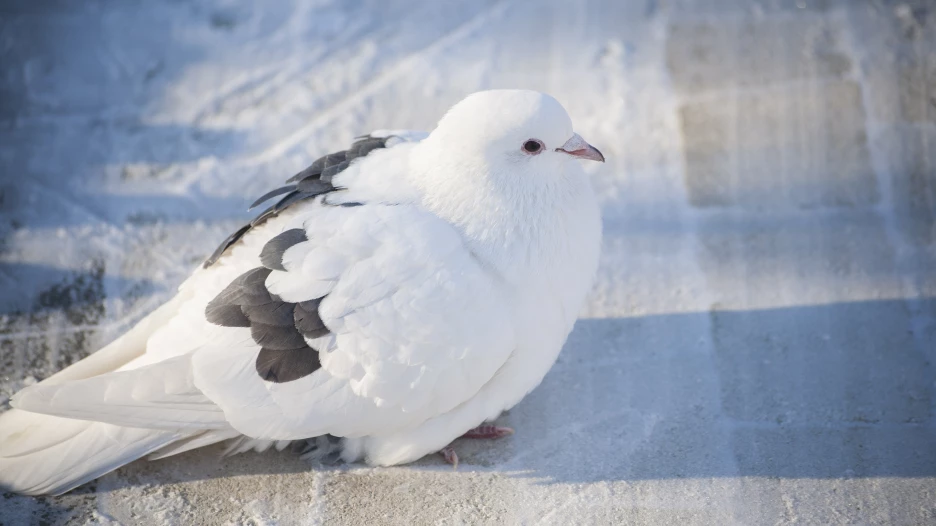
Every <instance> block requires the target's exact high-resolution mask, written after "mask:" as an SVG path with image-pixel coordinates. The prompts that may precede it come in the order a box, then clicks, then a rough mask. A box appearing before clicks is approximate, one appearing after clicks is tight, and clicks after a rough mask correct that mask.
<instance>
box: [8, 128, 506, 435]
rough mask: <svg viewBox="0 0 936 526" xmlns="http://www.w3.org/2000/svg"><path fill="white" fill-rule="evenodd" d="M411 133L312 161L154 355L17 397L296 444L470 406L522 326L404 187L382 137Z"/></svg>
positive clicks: (229, 254)
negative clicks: (352, 154)
mask: <svg viewBox="0 0 936 526" xmlns="http://www.w3.org/2000/svg"><path fill="white" fill-rule="evenodd" d="M391 133H392V132H391ZM415 138H416V139H418V137H415ZM412 139H413V137H406V138H405V139H399V138H398V136H392V135H389V134H388V135H387V137H384V138H381V139H380V140H381V145H380V146H378V147H375V148H371V147H372V146H373V145H374V142H373V141H374V137H373V136H369V137H366V138H364V139H362V141H364V142H361V141H358V143H355V144H357V145H358V146H357V148H358V151H360V150H364V149H367V148H371V149H376V148H386V149H387V151H386V152H385V153H383V154H381V156H377V155H368V157H367V159H359V161H358V162H355V163H353V164H351V163H349V164H346V165H345V166H344V167H343V168H342V170H344V172H343V173H341V177H338V178H335V175H336V174H337V173H338V172H333V173H328V162H327V161H326V162H319V161H316V163H317V164H319V165H320V166H318V167H315V166H314V165H313V167H314V168H315V169H313V167H310V168H309V169H307V170H304V171H303V172H300V174H299V175H298V176H297V177H295V178H294V180H296V181H298V183H297V186H296V188H292V189H289V190H288V191H287V192H286V197H283V198H282V199H281V200H280V201H279V202H278V203H277V205H274V206H273V207H271V209H268V210H267V211H265V212H264V213H263V214H261V217H264V216H265V218H264V219H263V220H262V221H256V220H255V221H254V222H251V223H250V224H249V225H247V226H245V227H244V228H242V229H240V230H238V233H237V235H236V236H232V238H229V239H228V240H227V241H226V242H225V243H224V244H223V245H222V246H221V247H219V250H218V251H217V252H216V254H215V255H213V256H212V258H211V259H210V260H209V261H208V262H207V263H206V265H205V266H206V268H205V269H200V270H199V271H197V272H196V273H195V274H194V275H193V276H192V278H190V279H189V280H188V281H187V282H186V283H185V284H183V286H182V287H181V290H182V294H183V295H184V296H185V297H186V298H187V299H186V300H185V301H184V302H183V303H182V304H181V305H180V306H179V307H178V312H177V314H176V315H175V316H174V317H172V318H171V319H170V320H169V321H168V322H167V323H165V325H163V326H162V327H161V328H160V329H158V330H156V331H155V332H154V334H153V335H152V336H151V337H150V338H149V340H148V342H147V352H146V353H145V354H144V355H143V356H140V357H139V358H137V359H135V360H133V361H132V362H130V363H129V364H127V365H125V366H123V368H122V370H120V371H117V372H114V373H108V374H104V375H101V376H95V377H92V378H87V379H83V380H77V381H75V382H65V383H63V384H61V385H37V386H34V387H32V388H29V389H27V390H25V391H23V392H21V393H19V394H18V395H17V396H16V398H15V399H14V404H15V405H16V406H17V407H21V408H23V409H26V410H29V411H35V412H42V413H48V414H53V415H58V416H65V417H69V418H81V419H88V420H99V421H103V422H109V423H112V424H116V425H123V426H139V427H151V428H161V429H176V430H178V429H190V430H192V431H193V432H194V431H196V430H198V429H206V428H209V429H219V430H221V431H222V432H223V433H229V432H228V431H224V430H225V429H230V428H231V427H233V429H234V430H236V431H239V432H240V433H243V434H245V435H247V436H250V437H254V438H260V439H271V440H286V439H298V438H305V437H310V436H317V435H322V434H326V433H327V434H332V435H337V436H364V435H368V434H374V433H378V432H389V431H392V430H394V429H397V428H404V427H407V426H408V425H412V424H414V423H418V422H421V421H424V420H425V419H427V418H431V417H432V416H436V415H439V414H442V413H444V412H446V411H449V410H451V409H452V408H454V407H455V406H457V405H458V404H460V403H462V402H465V401H466V400H468V399H469V398H470V397H471V396H472V395H474V394H475V393H476V392H477V391H478V390H479V389H480V388H481V387H482V386H483V385H484V384H485V383H486V382H487V381H488V380H489V379H490V378H491V377H492V376H493V375H494V374H495V372H496V371H497V370H498V368H499V367H500V366H501V365H502V364H503V363H504V362H505V361H506V360H507V358H508V357H509V355H510V353H511V352H512V350H513V349H514V335H513V332H512V331H513V329H512V324H511V323H510V322H509V312H508V310H507V307H506V303H507V302H506V301H505V298H504V294H505V290H504V288H503V287H502V286H499V284H498V281H497V277H496V276H495V275H493V274H492V273H490V272H489V271H488V270H487V269H485V268H484V267H483V265H481V264H480V263H479V262H478V260H477V259H476V258H475V257H474V256H473V255H472V254H471V252H470V251H469V250H468V249H467V248H466V246H465V245H464V243H463V242H462V238H461V236H460V235H459V234H458V233H457V232H456V231H455V229H454V228H453V227H452V226H451V225H450V224H448V223H446V222H444V221H442V220H441V219H439V218H438V217H436V216H434V215H433V214H431V213H429V212H426V211H425V210H423V209H421V208H420V207H419V206H418V205H417V204H414V201H413V200H411V199H407V198H406V190H405V189H404V188H403V187H404V186H405V185H404V184H403V181H404V180H405V178H402V177H399V172H400V171H401V170H403V169H405V167H406V163H405V161H404V160H402V159H403V158H404V156H402V155H390V153H391V151H392V150H396V148H392V149H391V148H387V146H388V145H392V141H394V140H395V141H404V142H405V140H412ZM368 141H369V142H368ZM353 148H355V147H353ZM353 148H352V149H353ZM342 155H343V156H344V159H347V157H348V156H349V154H348V153H347V152H345V153H344V154H342ZM327 157H328V156H326V158H327ZM338 157H341V156H338ZM359 157H363V155H362V156H359ZM326 158H323V159H326ZM336 160H337V158H333V159H332V161H336ZM320 161H321V160H320ZM341 162H345V161H341ZM349 167H350V168H349ZM303 174H304V175H303ZM378 175H379V176H380V179H379V180H378V179H377V176H378ZM316 181H320V182H322V183H327V185H328V188H325V190H326V191H322V192H319V191H320V190H323V188H324V187H322V188H319V187H317V186H315V185H317V184H319V183H316ZM313 183H315V184H313ZM299 184H301V185H303V186H302V188H299V186H298V185H299ZM377 187H380V188H381V191H375V188H377ZM297 192H299V193H297ZM316 192H318V193H316ZM311 194H314V195H311ZM290 196H291V197H290ZM287 199H289V201H288V202H286V203H285V204H284V200H287ZM277 206H278V207H279V208H276V207H277ZM271 210H272V212H271Z"/></svg>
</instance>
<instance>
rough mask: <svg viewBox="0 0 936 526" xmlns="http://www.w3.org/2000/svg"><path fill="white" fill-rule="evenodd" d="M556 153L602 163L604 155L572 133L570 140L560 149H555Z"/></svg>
mask: <svg viewBox="0 0 936 526" xmlns="http://www.w3.org/2000/svg"><path fill="white" fill-rule="evenodd" d="M556 151H557V152H565V153H567V154H569V155H571V156H572V157H578V158H579V159H591V160H592V161H600V162H604V160H605V159H604V155H601V152H599V151H598V148H595V147H594V146H592V145H590V144H588V143H587V142H585V139H583V138H582V136H581V135H579V134H577V133H574V134H572V138H571V139H569V140H568V141H566V143H565V144H563V145H562V146H561V147H559V148H556Z"/></svg>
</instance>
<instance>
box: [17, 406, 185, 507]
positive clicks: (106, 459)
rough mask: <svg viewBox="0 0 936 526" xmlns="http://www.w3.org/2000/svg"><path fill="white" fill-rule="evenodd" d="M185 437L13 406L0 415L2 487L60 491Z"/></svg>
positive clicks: (27, 491) (31, 491) (30, 491)
mask: <svg viewBox="0 0 936 526" xmlns="http://www.w3.org/2000/svg"><path fill="white" fill-rule="evenodd" d="M184 436H185V435H184V434H181V433H179V432H177V431H159V430H154V429H139V428H130V427H119V426H114V425H111V424H103V423H100V422H89V421H85V420H72V419H68V418H59V417H54V416H48V415H40V414H35V413H27V412H26V411H20V410H17V409H13V410H10V411H7V412H6V413H4V414H2V415H0V487H2V488H4V489H7V490H9V491H14V492H16V493H22V494H25V495H58V494H61V493H64V492H66V491H68V490H70V489H72V488H74V487H76V486H80V485H81V484H84V483H85V482H88V481H90V480H93V479H95V478H97V477H100V476H101V475H103V474H105V473H107V472H109V471H112V470H114V469H116V468H119V467H120V466H123V465H124V464H126V463H128V462H131V461H133V460H136V459H138V458H140V457H142V456H144V455H146V454H148V453H150V452H152V451H155V450H157V449H159V448H161V447H164V446H166V445H167V444H170V443H172V442H174V441H176V440H178V439H180V438H183V437H184Z"/></svg>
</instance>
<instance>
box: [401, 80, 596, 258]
mask: <svg viewBox="0 0 936 526" xmlns="http://www.w3.org/2000/svg"><path fill="white" fill-rule="evenodd" d="M582 159H585V160H594V161H602V162H603V161H604V157H603V156H602V155H601V152H599V151H598V150H597V149H596V148H595V147H593V146H591V145H590V144H588V143H587V142H585V140H584V139H582V137H580V136H579V135H578V134H576V133H575V132H574V131H573V128H572V120H571V119H570V118H569V115H568V113H567V112H566V110H565V109H564V108H563V107H562V105H561V104H559V102H558V101H557V100H556V99H554V98H552V97H550V96H549V95H546V94H544V93H539V92H535V91H526V90H491V91H482V92H478V93H475V94H472V95H470V96H469V97H467V98H465V99H464V100H462V101H461V102H459V103H458V104H456V105H455V106H453V107H452V108H451V109H450V110H449V111H448V112H447V113H446V114H445V116H443V117H442V119H441V120H440V121H439V124H438V125H437V126H436V128H435V130H433V131H432V132H431V133H430V134H429V137H427V138H426V139H425V140H424V141H422V142H421V143H420V144H419V145H418V146H417V147H416V148H415V149H414V151H413V157H412V159H411V162H412V165H411V166H412V168H413V172H414V176H413V177H414V182H415V183H416V186H417V187H418V188H420V190H421V195H422V200H423V203H424V205H425V206H427V208H429V209H430V210H432V211H433V212H434V213H436V214H437V215H439V216H440V217H442V218H444V219H446V220H448V221H449V222H451V223H452V224H454V225H456V226H457V227H458V228H459V229H460V230H461V231H462V232H463V234H464V235H465V237H466V239H469V240H470V241H471V242H472V243H474V244H475V245H476V246H475V251H476V252H477V253H481V252H483V251H485V250H491V251H495V249H496V251H497V253H496V254H494V253H492V254H491V255H490V257H487V258H485V259H489V260H491V261H494V260H500V261H501V262H502V263H503V262H506V261H508V260H512V259H516V258H517V255H518V254H520V253H522V254H523V256H524V257H523V258H522V259H530V258H534V257H536V256H537V254H542V253H543V252H542V250H540V251H539V252H537V250H538V249H539V248H542V247H551V248H555V247H557V246H560V244H559V243H557V242H556V239H559V238H565V237H569V236H570V235H571V236H574V235H575V233H576V232H577V229H578V228H579V224H578V221H579V217H584V216H588V217H589V218H590V219H589V221H590V222H587V225H588V226H587V228H589V229H594V230H595V231H597V230H598V226H597V225H598V223H597V213H595V214H592V209H593V208H594V209H595V210H597V208H596V207H594V201H593V197H592V194H591V189H590V186H589V182H588V178H587V176H586V175H585V172H584V170H583V169H582V166H581V164H582V163H580V162H579V160H582ZM583 210H587V212H583ZM573 223H575V224H573ZM581 224H582V225H585V223H581ZM581 228H586V227H585V226H582V227H581Z"/></svg>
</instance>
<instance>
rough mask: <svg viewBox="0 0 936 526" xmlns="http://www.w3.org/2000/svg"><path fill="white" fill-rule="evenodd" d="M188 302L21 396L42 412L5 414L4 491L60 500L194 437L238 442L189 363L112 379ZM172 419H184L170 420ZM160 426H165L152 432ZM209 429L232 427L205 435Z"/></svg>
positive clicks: (162, 311) (1, 429)
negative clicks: (203, 392)
mask: <svg viewBox="0 0 936 526" xmlns="http://www.w3.org/2000/svg"><path fill="white" fill-rule="evenodd" d="M183 300H184V298H182V297H181V295H180V296H176V298H174V299H173V300H171V301H169V302H168V303H166V304H165V305H163V306H162V307H160V308H159V309H157V310H156V311H154V312H153V313H152V314H150V315H149V316H147V317H146V318H144V319H143V320H142V321H141V322H140V323H138V324H137V325H136V326H135V327H134V328H133V329H131V330H130V331H129V332H127V333H126V334H124V335H123V336H121V337H120V338H118V339H117V340H115V341H114V342H113V343H111V344H110V345H108V346H107V347H105V348H103V349H101V350H100V351H98V352H96V353H94V354H92V355H91V356H89V357H88V358H85V359H84V360H82V361H80V362H78V363H76V364H74V365H72V366H71V367H69V368H67V369H65V370H63V371H61V372H59V373H57V374H55V375H53V376H51V377H49V378H48V379H46V380H45V381H43V382H41V383H40V384H37V385H35V386H32V387H30V388H27V389H25V390H24V391H21V392H20V393H17V395H15V396H14V401H13V404H14V406H17V407H21V408H22V409H28V410H29V411H35V412H27V411H24V410H20V409H12V410H10V411H7V412H6V413H3V414H0V487H2V488H4V489H7V490H10V491H14V492H17V493H23V494H26V495H58V494H60V493H64V492H66V491H68V490H70V489H72V488H74V487H76V486H80V485H81V484H84V483H85V482H88V481H90V480H92V479H95V478H97V477H100V476H101V475H104V474H105V473H107V472H109V471H112V470H114V469H116V468H119V467H120V466H123V465H124V464H127V463H129V462H132V461H133V460H136V459H138V458H140V457H143V456H145V455H148V454H150V453H152V452H155V451H157V450H160V449H164V451H163V453H164V454H163V455H162V456H167V455H166V454H165V453H169V452H170V451H174V452H176V453H178V452H181V451H184V450H185V449H186V448H185V447H177V448H174V449H173V448H172V447H171V445H172V444H173V443H174V442H177V441H180V440H185V439H188V438H189V437H192V436H193V435H199V436H201V440H198V441H195V442H194V443H197V444H199V445H206V444H208V443H211V442H213V441H220V440H224V439H225V438H229V437H230V435H231V433H232V431H231V430H230V428H229V427H227V426H226V423H225V422H224V420H223V414H221V412H220V410H218V409H217V408H216V407H214V406H213V404H210V403H208V401H207V399H205V398H204V397H203V396H200V393H199V392H198V391H197V389H195V390H194V392H193V391H192V389H194V387H193V386H192V385H191V381H190V374H189V375H186V374H185V373H186V371H185V367H189V366H188V360H187V358H186V359H175V360H169V363H168V364H166V363H164V364H159V365H157V366H152V367H151V368H148V369H150V371H149V372H150V373H151V374H145V373H142V369H139V370H128V371H124V372H119V373H113V374H108V373H112V371H114V370H116V369H118V368H120V367H123V366H125V365H126V364H127V363H129V362H130V361H132V360H133V359H135V358H137V357H139V356H141V355H142V354H143V353H144V352H145V350H146V341H147V340H148V339H149V337H150V336H151V335H152V334H153V332H154V331H155V330H156V329H158V328H160V327H161V326H163V325H164V324H165V323H166V322H167V321H168V320H169V319H171V318H172V316H174V315H175V314H176V313H177V312H178V307H179V304H180V303H181V302H182V301H183ZM173 365H175V366H176V367H177V369H176V370H174V371H169V370H167V369H168V368H170V367H172V366H173ZM169 373H178V374H179V376H173V375H172V374H169ZM39 413H51V414H54V415H59V416H50V414H39ZM168 415H177V417H176V420H177V421H178V422H176V421H173V419H171V418H169V419H168V422H167V421H166V417H167V416H168ZM75 418H85V419H89V420H76V419H75ZM90 420H104V421H108V422H111V423H104V422H99V421H90ZM154 421H160V422H161V424H162V426H163V427H162V428H161V429H152V428H147V427H146V426H147V424H148V423H149V422H154ZM176 423H178V425H177V426H175V425H174V424H176ZM206 427H225V428H226V429H224V430H219V431H218V432H211V431H210V432H208V433H205V432H204V431H201V429H204V428H206ZM198 428H201V429H198ZM234 434H235V435H236V433H234ZM202 435H204V436H202ZM212 439H216V440H212ZM169 454H171V453H169Z"/></svg>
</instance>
